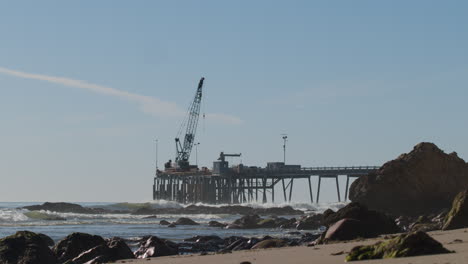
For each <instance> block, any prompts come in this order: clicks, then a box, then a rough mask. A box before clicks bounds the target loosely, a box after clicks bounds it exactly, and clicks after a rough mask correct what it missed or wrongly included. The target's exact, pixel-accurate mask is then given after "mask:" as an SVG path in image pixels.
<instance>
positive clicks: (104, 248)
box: [72, 238, 135, 264]
mask: <svg viewBox="0 0 468 264" xmlns="http://www.w3.org/2000/svg"><path fill="white" fill-rule="evenodd" d="M133 258H135V256H134V255H133V252H132V251H131V250H130V248H129V247H128V246H127V244H125V242H124V241H123V240H122V239H120V238H111V239H110V240H108V241H107V243H106V244H105V245H99V246H96V247H93V248H91V249H89V250H87V251H85V252H82V253H81V254H80V255H78V256H77V257H76V258H74V259H73V260H72V262H73V263H89V264H97V263H108V262H111V261H112V262H113V261H116V260H120V259H133Z"/></svg>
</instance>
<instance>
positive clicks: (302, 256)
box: [117, 229, 468, 264]
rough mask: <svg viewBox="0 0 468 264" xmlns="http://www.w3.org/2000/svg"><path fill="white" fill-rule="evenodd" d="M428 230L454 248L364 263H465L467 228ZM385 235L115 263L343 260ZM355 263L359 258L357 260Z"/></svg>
mask: <svg viewBox="0 0 468 264" xmlns="http://www.w3.org/2000/svg"><path fill="white" fill-rule="evenodd" d="M429 234H430V235H431V236H432V237H433V238H434V239H436V240H437V241H439V242H441V243H442V244H443V245H444V247H445V248H447V249H449V250H451V251H455V253H451V254H440V255H426V256H418V257H409V258H396V259H384V260H382V259H378V260H370V261H366V262H365V263H383V262H384V263H407V264H423V263H424V264H426V263H440V264H446V263H451V264H454V263H457V264H458V263H459V264H462V263H463V264H465V263H468V245H467V243H468V229H457V230H451V231H433V232H429ZM383 239H384V238H383V237H381V238H375V239H366V240H355V241H349V242H344V243H335V244H328V245H318V246H315V247H305V246H300V247H286V248H277V249H264V250H246V251H237V252H233V253H231V254H211V255H205V256H201V255H185V256H170V257H158V258H149V259H138V260H121V261H117V263H147V264H153V263H155V264H156V263H157V264H195V263H204V264H239V263H241V262H244V261H249V262H251V263H252V264H272V263H289V264H310V263H321V264H328V263H330V264H331V263H343V262H344V259H345V256H346V255H347V252H349V251H350V250H351V249H352V248H353V247H354V246H357V245H368V244H373V243H375V242H377V241H380V240H383ZM356 263H358V262H356Z"/></svg>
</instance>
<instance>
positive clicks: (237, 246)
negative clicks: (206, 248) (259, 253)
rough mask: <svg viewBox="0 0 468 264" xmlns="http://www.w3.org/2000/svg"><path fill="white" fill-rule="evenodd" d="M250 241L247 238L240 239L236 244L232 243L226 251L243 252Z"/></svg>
mask: <svg viewBox="0 0 468 264" xmlns="http://www.w3.org/2000/svg"><path fill="white" fill-rule="evenodd" d="M247 241H248V239H247V238H245V237H239V238H238V239H237V240H235V241H234V242H232V243H230V244H229V245H228V246H227V247H226V248H225V249H226V250H241V249H248V248H246V245H247Z"/></svg>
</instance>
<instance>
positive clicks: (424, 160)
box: [349, 143, 468, 215]
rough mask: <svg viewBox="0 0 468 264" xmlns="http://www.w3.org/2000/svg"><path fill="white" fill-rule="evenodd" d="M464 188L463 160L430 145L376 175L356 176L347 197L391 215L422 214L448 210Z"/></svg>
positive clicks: (467, 172) (467, 174)
mask: <svg viewBox="0 0 468 264" xmlns="http://www.w3.org/2000/svg"><path fill="white" fill-rule="evenodd" d="M466 186H468V166H467V164H466V163H465V161H464V160H463V159H461V158H459V157H458V156H457V154H456V153H451V154H446V153H444V152H443V151H442V150H440V149H439V148H438V147H437V146H436V145H434V144H432V143H420V144H418V145H416V146H415V147H414V149H413V150H412V151H411V152H410V153H408V154H402V155H400V156H399V157H398V158H396V159H395V160H392V161H389V162H387V163H385V164H384V165H383V166H382V167H381V168H380V169H379V170H378V171H376V172H375V173H371V174H369V175H366V176H362V177H359V178H358V179H357V180H356V181H354V182H353V183H352V185H351V187H350V193H349V197H350V199H351V200H352V201H355V202H359V203H362V204H364V205H366V206H368V207H369V208H370V209H374V210H381V211H383V212H387V213H390V214H393V215H423V214H430V213H434V212H436V211H439V210H441V209H444V208H450V206H451V202H452V200H453V199H454V197H455V196H456V195H457V194H458V193H459V192H461V191H463V189H464V188H466Z"/></svg>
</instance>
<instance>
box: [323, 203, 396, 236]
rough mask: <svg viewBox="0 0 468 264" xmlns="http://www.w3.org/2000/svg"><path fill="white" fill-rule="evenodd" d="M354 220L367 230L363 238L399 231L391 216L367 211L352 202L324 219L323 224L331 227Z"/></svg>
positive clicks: (362, 206) (360, 205)
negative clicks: (347, 220) (342, 221)
mask: <svg viewBox="0 0 468 264" xmlns="http://www.w3.org/2000/svg"><path fill="white" fill-rule="evenodd" d="M345 218H348V219H354V220H358V221H360V222H361V223H362V224H363V225H364V226H366V230H365V232H364V233H362V234H361V235H360V236H361V237H375V236H378V235H381V234H393V233H397V232H398V231H399V229H398V227H397V225H396V224H395V222H394V220H393V219H392V218H390V217H389V216H387V215H385V214H383V213H380V212H377V211H374V210H369V209H367V207H366V206H364V205H362V204H360V203H356V202H352V203H349V204H348V205H346V206H345V207H343V208H341V209H340V210H338V211H337V212H336V213H330V214H328V215H327V217H324V219H323V224H324V225H325V226H331V225H333V224H334V223H336V222H338V221H340V220H342V219H345Z"/></svg>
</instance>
